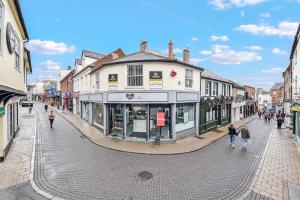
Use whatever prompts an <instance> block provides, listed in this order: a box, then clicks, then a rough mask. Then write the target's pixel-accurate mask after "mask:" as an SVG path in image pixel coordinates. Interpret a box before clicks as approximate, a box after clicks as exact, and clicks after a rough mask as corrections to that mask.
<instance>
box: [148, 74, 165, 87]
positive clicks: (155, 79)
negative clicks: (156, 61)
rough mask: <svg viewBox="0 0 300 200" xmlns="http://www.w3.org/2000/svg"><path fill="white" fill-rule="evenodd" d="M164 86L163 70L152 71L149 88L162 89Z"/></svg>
mask: <svg viewBox="0 0 300 200" xmlns="http://www.w3.org/2000/svg"><path fill="white" fill-rule="evenodd" d="M162 87H163V80H162V72H161V71H150V72H149V88H150V89H161V88H162Z"/></svg>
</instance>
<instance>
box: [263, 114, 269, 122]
mask: <svg viewBox="0 0 300 200" xmlns="http://www.w3.org/2000/svg"><path fill="white" fill-rule="evenodd" d="M268 115H269V114H268V113H267V112H265V113H264V118H265V122H268Z"/></svg>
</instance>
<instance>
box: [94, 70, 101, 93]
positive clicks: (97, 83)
mask: <svg viewBox="0 0 300 200" xmlns="http://www.w3.org/2000/svg"><path fill="white" fill-rule="evenodd" d="M95 83H96V89H97V90H99V89H100V72H96V73H95Z"/></svg>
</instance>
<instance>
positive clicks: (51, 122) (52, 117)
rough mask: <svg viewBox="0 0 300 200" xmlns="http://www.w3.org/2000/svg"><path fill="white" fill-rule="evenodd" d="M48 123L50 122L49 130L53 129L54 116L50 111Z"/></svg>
mask: <svg viewBox="0 0 300 200" xmlns="http://www.w3.org/2000/svg"><path fill="white" fill-rule="evenodd" d="M48 118H49V121H50V127H51V129H52V128H53V122H54V118H55V116H54V114H53V111H51V112H50V115H49V117H48Z"/></svg>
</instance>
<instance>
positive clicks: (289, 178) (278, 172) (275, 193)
mask: <svg viewBox="0 0 300 200" xmlns="http://www.w3.org/2000/svg"><path fill="white" fill-rule="evenodd" d="M296 148H297V147H296V144H295V141H294V136H293V135H292V131H291V130H289V129H287V128H285V129H280V130H278V129H275V130H274V132H273V134H272V137H271V140H270V143H269V147H268V149H267V152H266V154H265V158H264V160H263V163H262V165H261V166H260V167H259V174H258V175H257V177H256V178H255V179H254V180H255V181H254V182H253V184H252V186H251V188H253V191H254V192H255V193H257V194H260V195H263V196H265V197H271V198H272V199H275V200H276V199H278V200H279V199H288V183H293V184H298V185H299V184H300V155H299V154H298V153H297V149H296ZM299 198H300V197H299Z"/></svg>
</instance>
